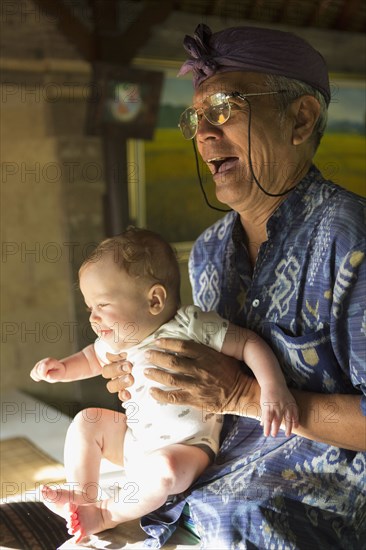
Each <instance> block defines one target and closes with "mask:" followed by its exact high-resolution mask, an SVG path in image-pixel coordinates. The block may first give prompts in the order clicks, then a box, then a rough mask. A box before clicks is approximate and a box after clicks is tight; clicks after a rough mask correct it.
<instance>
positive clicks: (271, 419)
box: [261, 403, 282, 437]
mask: <svg viewBox="0 0 366 550" xmlns="http://www.w3.org/2000/svg"><path fill="white" fill-rule="evenodd" d="M281 418H282V415H281V414H280V410H279V409H278V407H275V406H273V404H272V403H264V404H263V406H262V419H261V424H262V426H263V434H264V435H265V436H266V437H268V436H269V435H271V436H272V437H276V435H277V434H278V430H279V428H280V426H281Z"/></svg>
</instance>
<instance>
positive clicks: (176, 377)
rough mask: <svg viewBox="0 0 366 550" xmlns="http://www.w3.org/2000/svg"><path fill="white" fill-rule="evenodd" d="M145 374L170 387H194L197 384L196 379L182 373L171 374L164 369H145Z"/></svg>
mask: <svg viewBox="0 0 366 550" xmlns="http://www.w3.org/2000/svg"><path fill="white" fill-rule="evenodd" d="M144 375H145V376H146V378H149V379H150V380H154V382H158V383H159V384H163V386H167V387H168V388H186V389H190V388H194V387H195V385H196V380H195V379H194V378H192V377H189V376H184V375H181V374H176V373H174V374H171V373H170V372H168V371H166V370H162V369H152V368H148V369H145V370H144Z"/></svg>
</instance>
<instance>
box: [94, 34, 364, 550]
mask: <svg viewBox="0 0 366 550" xmlns="http://www.w3.org/2000/svg"><path fill="white" fill-rule="evenodd" d="M185 48H186V50H187V51H188V52H189V54H190V58H189V60H187V61H186V63H185V64H184V65H183V67H182V69H181V73H186V72H188V71H192V72H193V83H194V87H195V93H194V99H193V106H192V107H190V108H189V109H187V110H186V111H185V112H184V113H183V115H182V116H181V119H180V128H181V130H182V133H183V135H184V137H185V138H186V139H194V140H195V142H196V147H197V149H198V151H199V153H200V155H201V157H202V159H203V161H204V162H206V163H207V165H208V167H209V169H210V171H211V173H212V175H213V180H214V183H215V188H216V195H217V198H218V199H219V200H220V201H221V202H223V203H225V204H227V205H228V206H229V207H230V208H231V209H232V211H230V212H229V213H228V214H226V215H225V216H224V217H223V218H222V219H221V220H220V221H219V222H217V223H216V224H215V225H213V226H212V227H210V228H209V229H207V230H206V231H205V232H204V233H203V234H202V235H201V236H200V237H199V238H198V240H197V242H196V243H195V245H194V248H193V251H192V255H191V259H190V274H191V280H192V285H193V292H194V299H195V303H196V304H198V305H199V306H201V307H202V308H203V309H216V310H217V311H218V312H219V313H220V314H221V315H223V316H224V317H226V318H228V319H230V320H231V321H233V322H235V323H237V324H241V325H244V326H247V327H249V328H251V329H253V330H255V331H257V332H258V333H260V334H261V335H262V336H263V337H264V338H265V339H266V340H267V341H268V343H269V344H270V345H271V346H272V348H273V350H274V351H275V352H276V354H277V356H278V358H279V360H280V362H281V366H282V369H283V372H284V374H285V376H286V379H287V381H288V385H289V387H290V388H291V391H292V392H293V395H294V397H295V398H296V400H297V403H298V405H299V408H300V414H301V416H300V425H299V427H298V428H297V429H295V430H294V431H295V433H296V435H295V436H292V437H291V438H286V437H285V436H284V435H280V436H278V437H276V438H265V437H264V436H263V432H262V429H261V426H260V422H259V420H260V414H261V411H260V408H259V391H260V389H259V386H258V384H257V382H256V380H255V379H253V378H252V377H251V376H250V375H249V374H248V372H247V371H246V369H245V367H241V366H239V365H238V364H237V363H236V362H235V361H233V360H231V359H229V358H227V357H225V356H223V355H222V354H219V353H217V352H214V351H212V350H210V349H208V348H206V347H205V346H202V345H198V344H193V343H190V342H181V341H179V340H163V341H160V348H161V349H162V350H164V351H165V353H162V352H158V351H156V352H152V353H151V358H152V362H153V363H154V364H155V365H156V366H157V367H160V369H149V371H148V372H146V375H147V376H148V377H149V378H151V379H153V380H156V381H158V382H161V383H165V384H166V385H167V386H170V387H172V386H173V387H174V388H176V389H174V390H172V389H170V390H169V391H166V392H164V391H162V390H158V389H156V390H154V396H155V397H156V399H158V400H160V401H163V402H164V401H166V402H176V403H180V404H189V405H193V406H196V407H202V409H203V412H204V413H205V414H206V413H207V412H209V411H212V412H220V413H222V414H224V415H227V416H225V424H224V429H223V433H222V440H221V447H220V451H219V453H218V455H217V457H216V460H215V463H214V464H213V465H212V466H211V467H210V468H209V469H208V470H207V472H206V473H205V474H204V475H203V476H202V477H201V478H200V479H199V480H198V482H197V483H196V484H195V485H194V486H193V487H192V488H191V490H190V491H189V492H188V493H187V494H184V495H179V496H177V497H176V498H175V500H174V501H172V502H169V503H168V504H167V505H166V506H165V507H163V508H162V509H160V510H158V511H157V512H156V513H155V514H154V515H152V516H149V517H147V518H146V517H145V518H143V520H142V525H143V527H144V528H145V530H146V531H147V532H148V533H149V534H150V536H151V537H153V538H154V537H155V539H156V540H155V543H154V544H157V545H158V544H162V543H163V542H164V541H165V540H166V539H167V538H168V536H169V534H170V533H171V532H172V531H173V530H174V526H175V523H176V522H177V521H178V518H179V516H180V515H181V512H182V510H183V507H184V505H185V503H188V505H189V510H190V514H191V517H192V518H193V521H194V524H195V528H196V531H197V533H198V534H199V536H200V537H201V540H202V545H203V547H204V548H215V549H218V548H225V549H228V548H261V549H264V548H275V549H277V548H294V549H295V548H296V549H307V548H311V549H313V548H324V549H325V548H361V547H365V546H362V545H365V540H366V524H365V492H364V491H365V479H366V478H365V476H366V464H365V454H364V453H363V452H362V451H363V450H364V449H365V447H366V428H365V414H366V399H365V396H364V395H363V392H365V390H366V372H365V332H366V328H365V295H366V288H365V265H366V262H365V201H364V200H363V199H362V198H361V197H358V196H356V195H353V194H352V193H350V192H347V191H346V190H344V189H342V188H341V187H338V186H337V185H335V184H333V183H332V182H330V181H327V180H325V179H324V178H323V177H322V175H321V173H320V172H319V171H318V169H317V168H316V167H315V166H314V165H313V163H312V158H313V156H314V153H315V151H316V148H317V146H318V144H319V142H320V139H321V136H322V134H323V131H324V128H325V125H326V113H327V105H328V104H329V101H330V91H329V82H328V74H327V69H326V66H325V63H324V60H323V58H322V57H321V55H320V54H319V53H318V52H317V51H315V50H314V49H313V48H312V47H311V46H310V45H309V44H308V43H306V42H305V41H303V40H302V39H300V38H298V37H296V36H295V35H293V34H291V33H284V32H281V31H276V30H269V29H259V28H247V27H238V28H232V29H226V30H223V31H221V32H218V33H215V34H212V33H211V31H210V29H209V28H208V27H207V26H205V25H199V26H198V27H197V29H196V32H195V34H194V37H193V38H192V37H189V36H187V37H186V38H185ZM131 368H132V367H131V365H130V364H128V363H126V362H124V361H123V358H122V360H121V361H117V362H115V363H113V364H111V365H109V366H107V367H105V369H104V371H103V375H104V376H105V377H106V378H113V380H110V381H109V382H108V388H109V390H110V391H120V396H121V398H123V399H126V398H128V390H127V389H126V388H127V387H128V386H129V385H131V383H132V382H133V368H132V374H129V373H131ZM164 368H168V369H170V370H171V371H174V372H175V374H171V373H167V372H166V371H164V370H163V369H164ZM126 372H127V374H126ZM268 406H271V404H270V403H269V404H268ZM186 509H187V507H186ZM155 547H156V546H155Z"/></svg>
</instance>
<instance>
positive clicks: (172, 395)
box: [150, 388, 194, 405]
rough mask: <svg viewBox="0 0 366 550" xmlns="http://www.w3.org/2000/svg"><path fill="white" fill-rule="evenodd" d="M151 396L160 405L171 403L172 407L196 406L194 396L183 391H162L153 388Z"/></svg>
mask: <svg viewBox="0 0 366 550" xmlns="http://www.w3.org/2000/svg"><path fill="white" fill-rule="evenodd" d="M150 394H151V396H152V397H153V398H154V399H156V400H157V401H159V402H160V403H170V404H172V405H186V404H189V405H194V403H192V394H191V393H190V392H185V391H182V390H170V391H169V390H168V391H165V390H160V389H159V388H151V390H150Z"/></svg>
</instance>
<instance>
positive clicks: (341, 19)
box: [333, 0, 361, 31]
mask: <svg viewBox="0 0 366 550" xmlns="http://www.w3.org/2000/svg"><path fill="white" fill-rule="evenodd" d="M360 7H361V0H344V2H343V7H342V9H341V10H340V13H339V15H338V17H337V19H336V21H335V23H334V25H333V28H334V29H337V30H340V31H345V30H347V29H349V28H350V25H351V22H352V20H353V19H355V18H356V17H357V14H358V13H359V9H360Z"/></svg>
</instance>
